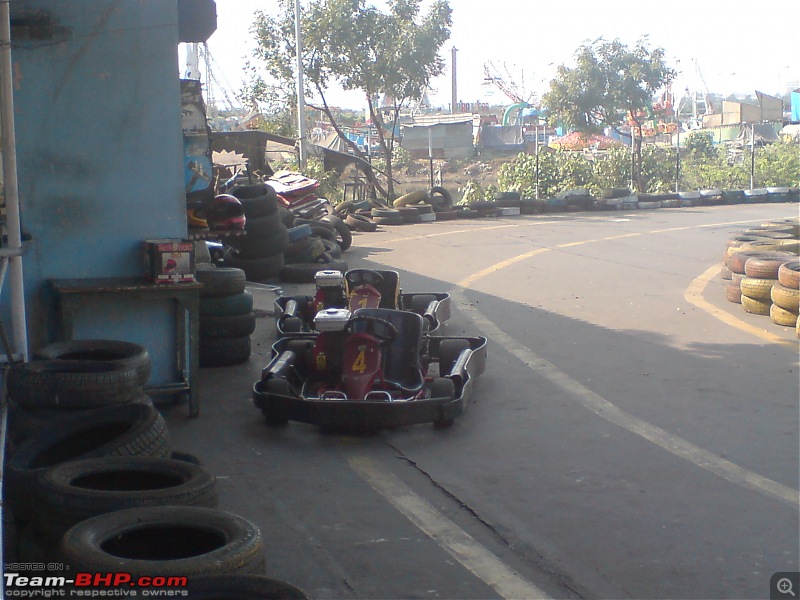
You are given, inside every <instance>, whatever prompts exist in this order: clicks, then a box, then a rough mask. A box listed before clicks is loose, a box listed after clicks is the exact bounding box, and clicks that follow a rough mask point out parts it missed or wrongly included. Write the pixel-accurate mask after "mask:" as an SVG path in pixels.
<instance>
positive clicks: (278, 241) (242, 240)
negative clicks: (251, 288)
mask: <svg viewBox="0 0 800 600" xmlns="http://www.w3.org/2000/svg"><path fill="white" fill-rule="evenodd" d="M228 243H229V244H230V245H231V247H233V248H235V249H236V250H237V257H238V258H244V259H248V258H263V257H265V256H272V255H273V254H277V253H279V252H283V251H284V250H285V249H286V247H287V246H288V245H289V232H288V229H287V228H286V226H285V225H284V224H283V223H281V222H280V221H279V220H278V219H277V218H275V217H274V216H273V217H265V218H263V219H258V220H256V221H254V222H252V223H250V222H249V221H248V223H247V225H246V226H245V235H243V236H241V237H234V238H231V239H230V241H229V242H228Z"/></svg>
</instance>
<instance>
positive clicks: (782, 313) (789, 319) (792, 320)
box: [769, 304, 797, 327]
mask: <svg viewBox="0 0 800 600" xmlns="http://www.w3.org/2000/svg"><path fill="white" fill-rule="evenodd" d="M769 318H770V319H772V322H773V323H775V324H776V325H783V326H784V327H797V313H793V312H789V311H788V310H783V309H782V308H781V307H780V306H776V305H775V304H773V305H772V306H770V307H769Z"/></svg>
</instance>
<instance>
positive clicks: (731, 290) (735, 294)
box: [725, 283, 742, 304]
mask: <svg viewBox="0 0 800 600" xmlns="http://www.w3.org/2000/svg"><path fill="white" fill-rule="evenodd" d="M725 297H726V298H727V299H728V302H733V303H734V304H741V303H742V290H741V288H740V287H739V284H738V283H729V284H728V285H726V286H725Z"/></svg>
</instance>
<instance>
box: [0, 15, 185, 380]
mask: <svg viewBox="0 0 800 600" xmlns="http://www.w3.org/2000/svg"><path fill="white" fill-rule="evenodd" d="M39 9H41V10H44V11H46V12H47V13H49V14H50V15H51V16H52V18H53V20H54V22H55V24H56V25H58V26H60V27H64V28H67V29H66V30H64V31H65V32H66V37H65V38H60V37H55V38H52V39H37V40H19V39H17V40H15V41H14V47H13V51H12V61H13V66H14V78H15V97H14V102H15V112H16V132H17V160H18V170H19V190H20V204H21V211H22V227H23V231H24V232H26V233H30V234H31V235H32V238H33V239H32V241H30V242H26V244H25V248H24V254H23V269H24V274H25V275H24V276H25V296H26V302H27V305H28V310H27V318H28V328H29V340H30V344H29V345H30V347H31V348H36V347H37V346H39V345H41V344H43V343H45V342H46V341H48V335H49V332H50V330H52V327H53V323H52V320H51V318H50V317H51V315H49V314H48V312H47V307H48V306H49V302H50V300H51V299H48V298H46V297H45V295H44V293H43V291H44V286H43V283H44V282H45V281H46V280H47V279H49V278H68V277H69V278H72V277H116V276H130V275H141V274H142V273H143V259H142V252H141V243H142V240H144V239H150V238H160V237H168V238H180V237H185V236H186V212H185V196H184V191H183V161H182V154H183V148H182V133H181V120H180V119H181V114H180V90H179V79H178V29H177V3H176V2H174V1H173V2H169V1H166V0H38V1H35V0H14V2H12V3H11V11H12V23H13V22H15V21H16V20H18V19H19V18H24V16H25V15H26V14H30V12H29V11H34V10H39ZM3 296H4V298H3V300H4V304H6V305H7V302H8V301H7V294H4V295H3ZM4 308H5V309H6V310H5V311H4V312H5V313H7V312H8V310H7V309H8V307H7V306H4ZM171 315H172V313H171V310H170V309H169V307H168V306H167V304H166V303H165V304H163V305H162V304H156V305H141V304H137V303H132V302H130V301H125V300H124V299H120V300H119V301H115V302H112V303H109V302H98V303H97V304H96V306H91V307H89V309H88V310H84V311H81V313H80V314H79V315H78V318H77V319H76V335H75V337H76V338H88V337H108V338H115V339H127V340H130V341H135V342H138V343H142V344H144V345H145V346H146V347H147V348H148V350H149V351H150V354H151V356H152V357H153V359H154V365H153V367H154V376H153V378H152V379H151V382H154V383H161V382H164V381H171V380H174V375H173V371H172V369H173V368H174V363H175V354H176V351H175V348H174V339H173V338H174V336H173V334H172V333H171V331H170V328H172V327H173V323H174V321H173V319H172V316H171ZM4 321H5V322H6V323H8V322H9V320H8V318H5V319H4Z"/></svg>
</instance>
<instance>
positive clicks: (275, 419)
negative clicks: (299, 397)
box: [261, 377, 294, 427]
mask: <svg viewBox="0 0 800 600" xmlns="http://www.w3.org/2000/svg"><path fill="white" fill-rule="evenodd" d="M265 391H266V393H268V394H275V395H277V396H294V392H293V391H292V387H291V386H290V385H289V382H288V381H286V380H285V379H282V378H279V377H278V378H275V379H268V380H267V382H266V390H265ZM261 414H263V415H264V419H266V421H267V425H269V426H270V427H284V426H285V425H286V424H287V423H288V422H289V419H287V418H286V417H284V416H282V415H276V414H274V413H273V412H271V411H268V410H266V409H263V408H262V409H261Z"/></svg>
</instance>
